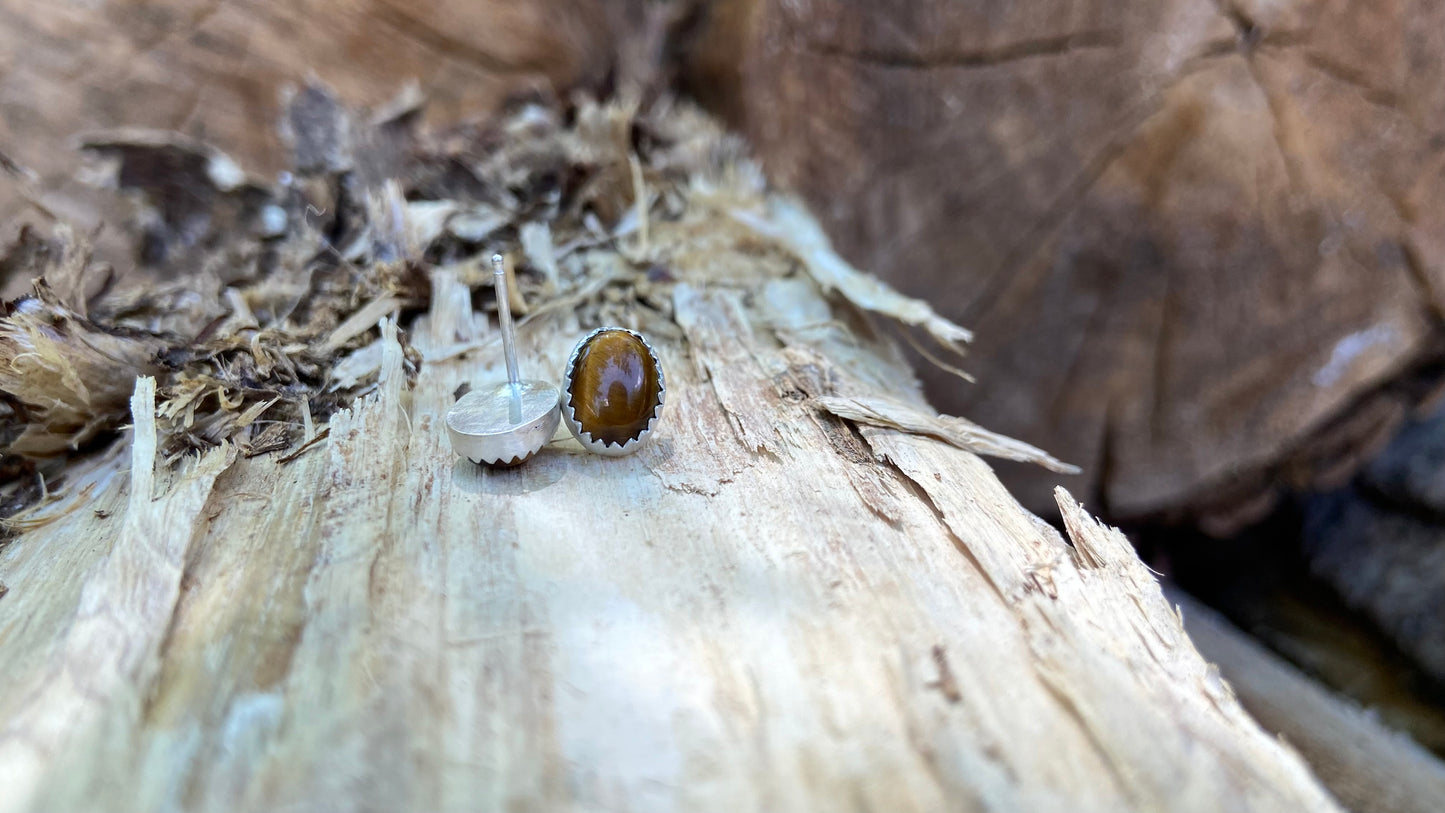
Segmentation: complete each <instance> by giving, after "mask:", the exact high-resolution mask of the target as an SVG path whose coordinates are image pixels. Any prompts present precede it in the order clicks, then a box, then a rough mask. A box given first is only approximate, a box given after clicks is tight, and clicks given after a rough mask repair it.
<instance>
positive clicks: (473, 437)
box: [447, 254, 561, 467]
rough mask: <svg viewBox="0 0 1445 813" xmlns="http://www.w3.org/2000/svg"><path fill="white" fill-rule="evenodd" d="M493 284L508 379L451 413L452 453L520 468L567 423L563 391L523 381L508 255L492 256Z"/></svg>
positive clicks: (470, 395)
mask: <svg viewBox="0 0 1445 813" xmlns="http://www.w3.org/2000/svg"><path fill="white" fill-rule="evenodd" d="M492 284H493V286H494V287H495V288H496V291H497V315H498V317H499V319H500V321H501V323H502V353H503V355H504V356H505V357H506V361H507V380H506V381H502V382H500V383H494V384H489V385H487V386H485V387H482V388H480V389H476V390H472V391H471V392H469V393H467V394H466V395H463V396H462V397H461V398H460V399H458V400H457V402H456V403H455V404H453V405H452V408H451V409H449V410H447V434H449V435H451V439H452V449H453V450H454V451H455V452H456V453H457V454H459V455H461V456H462V457H465V458H467V459H468V460H470V461H472V462H473V463H477V464H479V465H488V466H502V467H506V466H517V465H520V464H522V463H523V462H525V461H526V460H527V458H529V457H531V456H532V455H534V454H536V453H537V451H538V450H539V449H541V448H542V446H543V445H544V444H546V443H547V441H549V440H551V439H552V434H553V433H554V432H556V431H557V424H558V422H559V421H560V420H561V414H560V412H559V411H558V406H557V402H558V398H559V395H558V393H557V388H556V387H554V386H552V385H551V384H548V383H547V382H545V381H523V380H522V378H521V376H520V375H518V374H517V347H516V328H515V327H514V326H513V325H512V306H511V303H510V302H509V301H508V300H507V270H506V267H505V266H503V265H502V255H500V254H493V255H492Z"/></svg>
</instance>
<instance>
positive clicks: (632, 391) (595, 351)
mask: <svg viewBox="0 0 1445 813" xmlns="http://www.w3.org/2000/svg"><path fill="white" fill-rule="evenodd" d="M562 386H563V390H564V391H563V393H562V419H563V420H564V421H565V422H566V423H567V428H568V429H569V430H571V432H572V436H573V437H575V438H577V440H578V441H579V442H581V444H582V445H583V446H585V447H587V449H589V450H590V451H593V452H596V453H597V454H602V455H608V456H612V457H616V456H620V455H625V454H632V453H633V452H635V451H637V450H638V448H640V447H641V446H642V443H643V441H645V440H646V439H647V436H648V434H649V433H651V432H652V427H653V426H655V425H656V424H657V419H658V418H659V417H660V416H661V415H662V403H663V399H664V397H665V396H666V394H667V382H666V379H665V378H664V377H663V374H662V362H661V361H660V360H658V358H657V353H656V352H654V351H653V349H652V345H649V344H648V343H647V340H646V339H644V338H643V337H642V334H640V333H637V332H635V331H631V330H628V329H626V328H621V327H600V328H598V329H596V330H594V331H592V332H591V333H589V334H587V336H586V337H584V338H583V339H582V341H580V342H578V343H577V346H576V347H575V348H573V350H572V356H571V357H570V358H568V359H567V367H566V372H565V374H564V375H563V385H562Z"/></svg>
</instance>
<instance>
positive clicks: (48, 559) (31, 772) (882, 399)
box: [0, 212, 1338, 813]
mask: <svg viewBox="0 0 1445 813" xmlns="http://www.w3.org/2000/svg"><path fill="white" fill-rule="evenodd" d="M699 223H706V224H708V225H707V227H706V229H703V228H702V227H700V226H699ZM643 234H644V235H647V236H645V237H643V238H642V239H643V240H651V241H653V242H652V245H653V246H654V247H655V246H657V245H659V244H667V243H668V242H669V241H672V242H673V244H674V245H683V244H688V245H693V246H695V247H696V250H695V251H693V252H692V253H690V254H688V253H685V252H682V251H680V250H679V251H674V252H673V257H674V262H673V264H672V266H671V270H672V273H673V274H674V275H675V276H676V280H677V281H676V284H675V285H674V286H673V287H672V294H671V299H672V306H673V308H672V314H671V316H670V318H669V319H668V320H667V321H666V322H665V323H664V321H663V319H664V317H662V316H660V315H658V314H656V313H654V312H652V311H649V310H647V309H645V308H640V307H639V308H638V309H637V313H638V316H637V321H636V323H635V324H634V325H632V326H633V327H637V328H639V329H641V330H643V331H644V332H646V333H647V334H648V335H649V336H650V337H652V338H653V341H654V344H655V345H656V347H657V349H658V350H659V352H660V354H661V356H662V358H663V362H664V364H665V365H666V369H667V375H668V387H669V399H668V405H667V408H666V411H665V413H664V416H663V420H662V423H661V424H660V425H659V427H658V429H657V431H656V433H657V437H656V438H655V440H654V442H653V443H652V444H651V445H650V446H648V447H646V448H644V449H643V450H642V451H641V452H639V453H638V454H636V455H635V456H632V457H627V458H621V459H610V458H602V457H598V456H593V455H588V454H585V453H583V452H582V451H581V450H580V448H579V447H577V446H576V445H575V444H574V442H572V441H570V440H560V441H557V442H555V443H554V444H553V445H552V446H551V447H549V448H548V449H546V450H544V451H543V453H542V454H540V455H539V456H538V457H537V458H535V459H534V460H532V461H531V462H530V463H528V464H527V465H525V466H523V467H521V468H518V469H513V470H504V471H491V470H484V469H479V468H477V467H476V466H474V465H472V464H470V463H468V462H466V461H464V460H458V459H457V458H455V457H454V455H453V454H452V453H451V451H450V449H449V448H448V446H447V441H446V437H445V432H444V429H443V425H442V419H443V415H444V413H445V411H446V409H447V408H448V407H449V406H450V404H451V403H452V401H453V398H454V393H455V392H456V391H457V389H458V387H459V386H460V385H462V384H465V383H477V382H480V381H485V380H488V379H493V378H500V376H501V366H500V359H499V358H498V355H499V354H498V353H497V352H496V347H495V345H496V343H495V337H496V333H495V329H494V328H492V327H490V326H489V325H488V321H487V319H486V317H485V316H484V315H482V314H479V313H477V312H474V311H473V309H472V308H473V306H472V301H471V298H470V296H469V293H468V291H467V290H466V288H465V287H463V286H462V285H461V284H459V283H458V282H457V280H456V278H455V277H454V276H453V275H452V274H451V272H449V271H447V270H446V269H434V270H433V271H432V272H431V273H432V280H431V282H432V286H433V296H432V299H431V305H430V312H429V313H428V314H427V315H425V316H423V317H421V319H420V320H419V321H418V322H417V323H416V324H414V325H413V326H412V329H411V339H412V343H413V345H414V346H415V347H416V348H417V349H418V350H420V351H421V352H422V354H423V355H424V356H428V357H429V358H430V360H429V361H427V362H426V363H425V364H424V365H423V367H422V369H421V372H420V374H419V377H418V378H417V380H416V385H415V388H414V389H411V390H407V389H406V388H405V387H404V383H403V382H404V379H405V377H404V375H403V374H402V362H403V357H402V349H401V346H400V345H399V344H398V343H397V341H396V338H395V337H396V332H395V328H394V327H392V326H391V325H390V323H389V322H387V323H385V324H384V326H383V331H382V334H383V338H382V340H381V350H382V359H381V372H380V378H379V384H378V386H377V388H376V390H375V391H374V392H373V393H372V394H370V395H368V396H367V397H365V398H364V399H363V400H361V401H360V402H358V403H357V404H356V405H355V406H354V408H353V409H351V410H344V411H341V412H339V413H337V414H336V415H335V416H333V418H332V420H331V422H330V425H329V436H328V437H327V438H326V439H324V440H321V441H318V442H317V443H316V444H315V445H314V446H312V447H311V448H310V450H308V451H307V452H305V453H303V454H301V455H299V456H298V457H296V458H295V459H294V460H292V461H291V462H281V460H279V459H277V458H276V457H275V456H261V457H254V458H246V457H244V456H241V455H238V454H237V453H236V451H235V448H234V447H233V446H230V445H223V446H222V447H220V448H217V449H214V450H212V451H210V452H208V453H206V454H204V455H203V456H201V457H199V458H198V459H192V460H191V461H190V462H188V463H185V464H183V465H182V466H180V467H179V468H177V469H175V470H169V469H165V468H163V467H158V466H157V465H156V420H155V413H154V409H155V407H154V394H155V391H154V386H153V384H152V383H151V382H149V381H148V380H146V379H142V380H140V381H139V382H138V384H137V386H136V391H135V395H134V398H133V400H132V408H133V417H134V429H133V431H132V439H131V441H130V443H129V444H128V446H127V447H124V448H125V451H124V455H125V457H127V458H128V459H129V461H130V469H129V472H128V473H126V472H125V471H124V470H123V467H120V466H116V465H107V464H106V463H105V462H104V460H101V461H100V462H97V463H94V464H91V467H90V468H89V469H88V470H87V469H84V468H82V466H83V464H77V466H76V469H75V470H74V471H73V472H72V475H73V477H72V480H71V484H70V490H71V493H70V496H68V497H67V498H64V499H62V500H60V501H58V502H54V503H51V504H49V505H47V506H46V507H45V509H44V510H45V511H46V512H48V518H49V519H50V521H49V522H48V524H43V525H42V526H41V527H38V528H36V529H34V530H32V531H30V532H28V533H26V534H24V535H22V536H21V537H19V538H18V539H16V540H14V541H12V542H11V543H10V544H9V546H8V547H7V548H6V549H5V551H4V553H3V557H4V558H3V567H4V573H5V578H6V581H7V583H8V586H9V594H8V595H7V596H5V598H4V600H3V604H0V610H3V613H0V685H3V686H5V691H4V692H3V693H0V726H3V727H0V787H3V788H5V793H3V794H0V810H4V811H20V810H78V809H93V808H96V807H97V806H101V807H105V808H107V809H112V810H278V809H355V810H401V809H410V810H459V809H486V810H500V809H508V810H539V811H540V810H549V811H550V810H623V809H626V810H688V811H707V810H837V809H845V808H846V809H859V810H880V811H884V810H886V811H910V810H1070V811H1120V810H1139V811H1165V810H1180V811H1185V810H1190V811H1194V810H1197V811H1217V810H1220V809H1229V810H1250V811H1253V810H1258V811H1265V810H1269V811H1290V812H1291V813H1294V811H1304V810H1310V811H1314V810H1320V811H1331V810H1336V809H1338V808H1337V806H1336V803H1335V802H1334V801H1333V800H1332V799H1331V798H1330V797H1329V796H1328V794H1327V793H1326V792H1325V791H1324V790H1323V788H1322V787H1321V785H1320V784H1319V782H1318V781H1317V780H1316V779H1315V778H1314V777H1313V776H1312V775H1311V773H1310V772H1309V770H1308V769H1307V768H1306V766H1305V764H1304V762H1303V761H1302V760H1301V759H1300V757H1299V756H1298V755H1297V754H1296V753H1294V752H1293V751H1292V750H1291V749H1290V748H1289V747H1288V746H1286V745H1284V744H1282V743H1281V742H1280V741H1279V740H1277V739H1275V738H1274V737H1272V736H1270V735H1268V734H1266V733H1265V732H1264V731H1262V730H1261V729H1260V728H1259V726H1258V725H1257V724H1256V723H1255V722H1254V721H1253V719H1251V718H1250V717H1249V716H1248V714H1247V713H1246V712H1245V711H1244V710H1243V709H1242V708H1241V707H1240V706H1239V704H1238V703H1237V702H1236V700H1235V699H1234V696H1233V694H1232V693H1231V691H1230V689H1229V688H1228V687H1227V685H1226V684H1225V683H1224V682H1223V681H1222V680H1221V679H1220V678H1219V676H1218V674H1217V672H1216V671H1215V670H1213V669H1212V668H1211V667H1209V666H1208V665H1207V664H1206V663H1205V662H1204V660H1203V659H1202V658H1201V657H1200V656H1199V654H1198V653H1197V652H1196V651H1195V649H1194V647H1193V645H1192V644H1191V643H1190V641H1189V639H1188V638H1187V637H1186V636H1185V633H1184V630H1183V627H1182V626H1181V624H1180V619H1179V617H1178V615H1177V614H1176V612H1175V611H1174V610H1173V609H1172V607H1171V605H1170V604H1169V603H1168V602H1167V601H1166V600H1165V598H1164V597H1163V595H1162V594H1161V592H1160V590H1159V587H1158V585H1157V584H1156V582H1155V579H1154V577H1153V575H1152V574H1151V573H1149V571H1148V570H1147V569H1146V568H1145V567H1144V565H1143V564H1142V563H1140V561H1139V560H1138V559H1137V558H1136V556H1135V554H1134V552H1133V550H1132V549H1131V548H1130V546H1129V544H1128V542H1127V541H1126V540H1125V539H1124V538H1123V537H1122V536H1121V535H1120V534H1119V533H1118V532H1116V531H1114V530H1112V529H1109V528H1107V527H1104V526H1102V525H1099V524H1097V523H1096V522H1094V521H1093V520H1092V519H1091V518H1090V517H1089V516H1088V515H1087V514H1085V513H1084V512H1083V510H1082V509H1081V508H1080V507H1079V506H1078V505H1077V503H1075V502H1074V500H1073V499H1072V498H1070V497H1069V496H1068V495H1067V494H1065V493H1063V492H1062V491H1060V492H1059V494H1058V501H1059V507H1060V509H1061V510H1062V512H1063V517H1064V521H1065V524H1066V526H1067V528H1068V534H1069V537H1070V542H1071V543H1072V544H1070V542H1066V541H1065V540H1064V539H1062V538H1061V537H1060V535H1059V534H1058V533H1057V532H1055V531H1054V530H1053V529H1052V528H1051V527H1050V526H1048V525H1047V524H1046V523H1044V522H1043V521H1041V520H1039V519H1038V518H1036V517H1034V516H1032V515H1030V514H1028V513H1027V512H1025V511H1023V510H1022V509H1021V508H1020V507H1019V505H1018V504H1017V503H1016V502H1015V500H1014V499H1013V498H1012V497H1011V496H1010V495H1009V494H1008V493H1007V491H1006V490H1005V489H1004V488H1003V486H1002V485H1001V484H1000V483H999V481H998V480H997V479H996V478H995V476H994V474H993V472H992V471H991V470H990V469H989V467H988V466H987V465H985V464H984V463H983V462H982V461H981V460H980V459H979V458H978V457H976V456H975V455H974V454H972V453H971V452H969V451H966V450H965V449H962V448H959V447H958V446H957V445H954V444H952V443H950V442H946V440H943V439H939V438H938V437H933V436H928V435H923V434H913V433H912V432H910V431H905V430H904V429H900V428H888V427H890V426H893V427H908V426H912V425H919V424H926V423H927V421H926V420H925V418H927V417H933V413H932V412H931V411H930V410H929V409H928V408H927V406H926V404H925V403H924V401H923V400H922V398H921V396H920V394H919V390H918V386H917V384H916V382H915V381H914V379H913V375H912V373H911V371H910V370H909V369H908V367H907V365H906V364H904V363H903V362H902V361H901V356H900V355H899V354H898V352H897V350H896V348H895V347H894V346H893V345H892V343H891V342H890V341H888V340H886V339H883V338H880V337H879V336H880V334H879V333H877V332H876V330H875V329H876V328H877V327H878V326H879V325H878V323H877V321H876V320H877V317H876V316H873V315H869V314H867V313H865V312H864V310H863V309H862V308H861V307H859V306H857V305H855V304H854V303H852V302H850V301H848V300H847V299H844V298H842V297H839V296H832V297H829V296H826V295H825V294H824V293H823V283H822V282H820V281H819V280H820V275H821V272H818V271H816V270H813V269H812V268H811V267H812V266H815V265H818V263H817V257H813V258H812V260H811V261H810V259H809V258H808V257H804V256H798V255H795V254H792V253H790V252H791V249H789V248H788V247H787V246H785V245H781V244H778V243H773V242H770V241H769V240H767V239H766V238H765V237H764V236H760V232H759V231H758V230H757V229H754V228H751V227H748V226H746V225H744V224H743V223H741V222H739V221H737V220H735V219H729V218H728V217H727V216H726V215H725V214H724V213H721V212H715V213H713V214H711V215H707V214H706V213H703V214H702V215H701V219H700V220H699V219H695V218H689V219H687V220H685V221H682V222H676V223H659V222H654V223H652V224H651V229H650V231H646V230H644V231H643ZM817 250H818V251H820V252H821V251H824V250H825V249H824V248H818V249H817ZM828 256H829V258H830V260H829V262H836V265H833V266H831V267H832V268H833V269H834V271H839V269H842V271H841V272H850V273H853V274H856V272H852V271H851V269H848V268H847V267H846V266H845V265H843V264H842V263H841V261H838V260H836V255H828ZM781 258H791V259H790V260H788V261H783V260H782V259H781ZM825 265H826V263H825ZM841 272H840V273H841ZM821 278H822V279H828V277H827V276H825V275H824V276H821ZM863 279H864V278H859V279H857V280H853V281H852V282H846V283H845V287H846V286H854V287H853V290H854V293H855V294H857V291H858V290H861V289H863V288H866V287H867V286H861V285H856V283H858V282H861V281H862V280H863ZM862 304H863V307H866V306H867V302H866V298H865V299H863V301H862ZM919 318H920V320H921V321H920V324H921V325H922V326H924V328H925V329H927V328H928V327H929V326H932V327H934V328H937V329H938V330H945V329H946V328H945V327H944V326H945V325H946V323H941V322H939V323H937V324H935V323H933V322H930V321H929V320H930V319H931V318H932V317H931V316H930V315H929V314H928V313H923V314H920V315H919ZM586 327H587V326H586V325H580V324H577V319H576V316H575V315H573V314H572V313H569V312H566V311H553V312H551V313H549V314H542V315H539V316H537V317H536V318H533V319H532V320H531V321H530V322H529V323H527V324H526V325H524V326H523V329H522V331H521V336H520V340H521V345H522V353H523V366H524V370H526V371H532V372H533V373H535V374H542V373H544V372H546V371H555V370H558V369H560V365H561V363H562V361H563V359H564V358H565V357H566V354H567V352H568V351H569V349H570V347H571V344H572V342H573V341H575V339H576V338H578V337H579V336H580V335H581V334H582V333H583V332H585V328H586ZM468 343H471V344H473V345H475V344H477V343H481V347H482V350H481V352H479V353H477V354H473V355H471V356H465V355H463V356H458V355H456V354H455V348H456V347H458V346H459V345H466V344H468ZM448 356H450V357H448ZM824 397H828V398H834V399H839V398H841V399H846V400H847V401H848V402H851V403H854V404H860V403H861V404H866V405H868V406H869V408H870V409H871V410H873V412H874V413H876V412H878V411H879V410H882V411H885V412H888V411H891V412H892V417H890V418H888V419H887V420H882V419H878V418H876V417H875V418H873V419H870V420H863V421H859V422H858V423H853V422H850V421H848V420H844V419H842V418H839V417H837V416H835V415H834V414H832V413H831V412H829V411H827V410H825V409H823V408H822V407H821V406H820V405H819V403H818V399H820V398H824ZM920 416H923V417H920ZM875 424H881V425H875ZM950 426H951V425H950ZM954 428H955V429H957V427H956V426H954ZM955 441H957V442H962V441H958V439H955ZM964 445H966V443H965V444H964ZM32 519H34V518H32Z"/></svg>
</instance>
